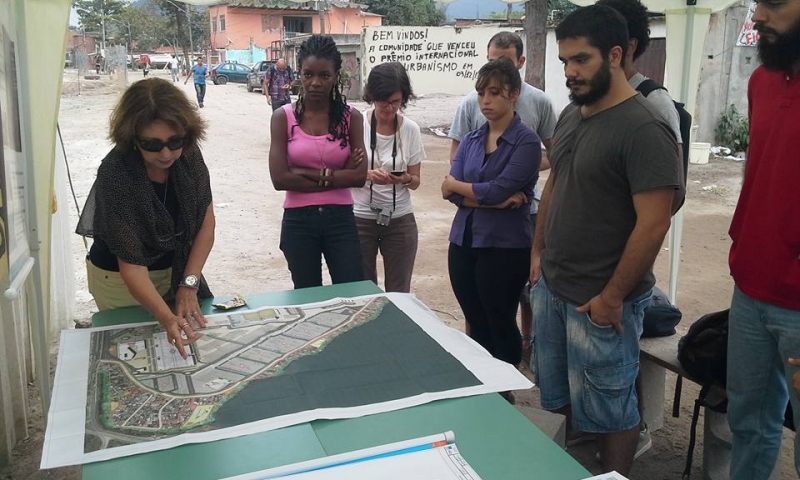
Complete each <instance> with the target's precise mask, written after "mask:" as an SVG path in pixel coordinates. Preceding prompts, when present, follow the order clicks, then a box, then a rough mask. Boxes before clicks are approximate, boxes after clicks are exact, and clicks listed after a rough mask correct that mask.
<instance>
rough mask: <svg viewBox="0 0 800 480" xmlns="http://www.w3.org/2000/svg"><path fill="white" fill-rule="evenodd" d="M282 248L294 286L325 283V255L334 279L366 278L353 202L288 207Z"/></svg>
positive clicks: (343, 280) (284, 216) (356, 280)
mask: <svg viewBox="0 0 800 480" xmlns="http://www.w3.org/2000/svg"><path fill="white" fill-rule="evenodd" d="M281 250H282V251H283V255H284V256H285V257H286V261H287V262H288V263H289V271H290V272H291V273H292V282H294V288H307V287H319V286H321V285H322V258H321V257H322V256H324V257H325V263H326V264H327V265H328V271H329V272H330V274H331V280H332V281H333V283H347V282H358V281H361V280H363V279H364V276H363V273H362V270H361V248H360V244H359V242H358V230H356V222H355V217H354V216H353V207H352V206H350V205H314V206H310V207H300V208H287V209H285V210H284V211H283V222H282V224H281Z"/></svg>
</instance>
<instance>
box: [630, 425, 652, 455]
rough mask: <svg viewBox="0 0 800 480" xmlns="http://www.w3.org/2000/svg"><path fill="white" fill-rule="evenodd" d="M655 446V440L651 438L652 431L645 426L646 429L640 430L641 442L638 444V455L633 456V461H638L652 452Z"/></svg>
mask: <svg viewBox="0 0 800 480" xmlns="http://www.w3.org/2000/svg"><path fill="white" fill-rule="evenodd" d="M652 446H653V439H652V438H651V437H650V429H649V428H647V424H646V423H645V424H644V428H643V429H641V430H639V441H637V442H636V453H634V454H633V459H634V460H636V459H637V458H639V457H641V456H642V455H643V454H644V452H646V451H648V450H650V448H651V447H652Z"/></svg>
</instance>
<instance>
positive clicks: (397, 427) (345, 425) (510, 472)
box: [83, 282, 591, 480]
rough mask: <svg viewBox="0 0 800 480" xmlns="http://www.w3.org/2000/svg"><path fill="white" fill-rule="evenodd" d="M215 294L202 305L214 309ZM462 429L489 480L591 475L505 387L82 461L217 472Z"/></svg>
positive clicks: (103, 475)
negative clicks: (504, 393)
mask: <svg viewBox="0 0 800 480" xmlns="http://www.w3.org/2000/svg"><path fill="white" fill-rule="evenodd" d="M372 293H381V290H380V289H379V288H378V287H377V286H376V285H375V284H374V283H372V282H358V283H350V284H343V285H333V286H328V287H318V288H308V289H303V290H293V291H285V292H272V293H264V294H259V295H249V296H248V297H247V300H248V304H249V306H250V307H253V308H255V307H259V306H264V305H293V304H300V303H310V302H318V301H323V300H327V299H330V298H334V297H339V296H343V297H353V296H358V295H368V294H372ZM210 303H211V302H204V304H203V306H202V308H203V312H205V313H210V311H211V306H210ZM146 317H148V314H147V313H146V312H144V311H143V310H142V309H140V308H124V309H119V310H114V311H106V312H100V313H98V314H96V315H95V316H94V318H93V325H94V326H107V325H119V324H124V323H132V322H138V321H142V319H143V318H146ZM447 430H452V431H453V432H455V436H456V444H457V445H458V448H459V450H460V451H461V453H462V454H463V455H464V458H466V459H467V461H468V462H469V463H470V465H472V467H473V468H474V469H475V471H476V472H478V474H479V475H480V476H481V477H482V478H483V479H484V480H492V479H497V480H516V479H519V480H523V479H524V480H529V479H537V478H546V479H548V480H579V479H582V478H585V477H588V476H590V475H591V474H590V473H589V472H588V471H586V470H585V469H584V468H583V467H582V466H581V465H580V464H578V463H577V462H576V461H575V460H573V459H572V457H570V456H569V455H567V453H566V452H564V450H562V449H561V448H559V447H558V445H556V444H555V443H554V442H552V441H551V440H550V439H549V438H548V437H547V436H546V435H545V434H544V433H542V432H541V431H540V430H539V429H538V428H536V427H535V426H534V425H533V424H532V423H530V421H528V419H526V418H525V417H524V416H523V415H522V414H521V413H519V412H518V411H517V410H516V409H515V408H514V407H512V406H511V405H509V404H508V403H507V402H506V401H505V400H503V399H502V398H501V397H500V396H499V395H496V394H492V395H479V396H475V397H466V398H457V399H452V400H440V401H437V402H432V403H428V404H425V405H421V406H418V407H412V408H407V409H404V410H399V411H394V412H388V413H381V414H376V415H369V416H366V417H360V418H353V419H346V420H318V421H314V422H311V423H305V424H302V425H295V426H293V427H287V428H281V429H279V430H273V431H270V432H263V433H257V434H253V435H247V436H242V437H236V438H230V439H226V440H220V441H216V442H208V443H199V444H192V445H184V446H181V447H176V448H172V449H169V450H161V451H158V452H152V453H145V454H141V455H134V456H131V457H123V458H118V459H114V460H109V461H105V462H100V463H92V464H88V465H85V466H84V467H83V478H84V479H85V480H106V479H111V478H113V479H114V480H127V479H132V480H133V479H135V480H141V479H178V478H186V479H192V480H203V479H218V478H223V477H227V476H233V475H240V474H243V473H247V472H252V471H257V470H262V469H265V468H272V467H278V466H281V465H286V464H289V463H295V462H301V461H305V460H311V459H314V458H319V457H323V456H326V455H334V454H338V453H343V452H347V451H352V450H358V449H362V448H368V447H373V446H376V445H381V444H385V443H392V442H399V441H402V440H408V439H411V438H415V437H422V436H426V435H433V434H437V433H442V432H445V431H447Z"/></svg>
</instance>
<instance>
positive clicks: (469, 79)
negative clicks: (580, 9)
mask: <svg viewBox="0 0 800 480" xmlns="http://www.w3.org/2000/svg"><path fill="white" fill-rule="evenodd" d="M650 30H651V33H650V35H651V37H652V38H664V37H665V36H666V31H667V29H666V25H665V23H664V21H663V20H655V21H653V22H652V23H651V25H650ZM501 31H508V28H500V27H495V26H491V27H472V28H463V29H459V28H453V27H377V28H367V29H365V31H364V53H363V57H362V72H363V78H365V79H366V78H367V76H368V75H369V72H370V70H372V67H374V66H375V65H378V64H380V63H383V62H387V61H399V62H400V63H402V64H403V65H405V67H406V69H407V70H408V73H409V76H410V77H411V82H412V84H413V87H414V92H415V93H416V94H418V95H420V94H421V95H429V94H437V93H444V94H453V95H464V94H466V93H468V92H470V91H472V89H474V88H475V78H476V77H477V72H478V70H479V69H480V68H481V66H483V64H484V63H485V62H486V46H487V44H488V43H489V39H490V38H491V37H492V36H493V35H494V34H495V33H497V32H501ZM517 33H518V34H519V35H520V37H522V40H523V44H524V43H525V33H524V32H523V31H518V32H517ZM451 44H455V45H452V46H450V45H451ZM465 44H468V48H465ZM440 45H441V46H440ZM546 48H547V52H546V54H545V62H546V65H545V87H546V88H545V91H546V92H547V94H548V96H549V97H550V100H551V101H552V102H553V105H554V106H555V109H556V112H560V111H561V110H563V108H564V107H566V106H567V105H568V104H569V92H568V90H567V87H566V80H565V78H564V69H563V67H562V65H561V61H560V60H559V59H558V43H557V42H556V36H555V31H554V30H553V29H552V28H550V29H548V31H547V46H546ZM436 49H438V50H436ZM429 52H441V53H442V54H451V53H456V54H463V55H467V54H468V56H462V57H461V58H456V59H446V60H429V59H428V58H427V56H425V55H423V54H426V53H429ZM527 53H528V52H527V51H526V52H525V54H526V55H527ZM527 56H528V57H530V55H527Z"/></svg>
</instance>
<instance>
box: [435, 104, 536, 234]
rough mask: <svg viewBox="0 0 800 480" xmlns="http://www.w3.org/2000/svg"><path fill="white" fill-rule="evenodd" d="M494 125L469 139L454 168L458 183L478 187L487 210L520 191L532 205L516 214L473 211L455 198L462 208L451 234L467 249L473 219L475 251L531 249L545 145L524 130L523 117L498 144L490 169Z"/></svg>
mask: <svg viewBox="0 0 800 480" xmlns="http://www.w3.org/2000/svg"><path fill="white" fill-rule="evenodd" d="M488 135H489V124H488V123H486V124H484V125H483V126H482V127H481V128H479V129H477V130H473V131H471V132H469V133H468V134H467V135H465V136H464V138H463V139H462V141H461V143H460V144H459V145H458V151H457V152H456V156H455V158H454V159H453V165H452V167H451V168H450V175H452V176H453V177H454V178H455V179H456V180H460V181H462V182H467V183H471V184H472V192H473V193H474V195H475V199H476V200H477V201H478V203H480V204H481V205H497V204H498V203H502V202H504V201H505V200H507V199H508V198H509V197H511V196H512V195H514V194H515V193H517V192H520V191H521V192H523V193H525V195H526V196H527V197H528V204H526V205H523V206H521V207H520V208H515V209H504V210H498V209H493V208H469V207H463V206H461V203H462V201H463V200H464V197H462V196H461V195H458V194H453V195H451V196H450V197H448V200H450V201H451V202H453V203H454V204H456V205H458V211H457V212H456V216H455V218H454V219H453V227H452V228H451V229H450V241H451V242H453V243H455V244H457V245H461V246H463V241H464V229H465V228H466V225H467V218H468V217H469V216H470V214H471V215H472V246H473V247H475V248H485V247H494V248H530V247H531V245H532V243H533V236H532V234H531V218H530V200H531V199H532V198H533V187H534V186H535V185H536V181H537V180H538V179H539V165H540V164H541V162H542V147H541V140H540V139H539V136H538V135H536V133H535V132H534V131H533V130H531V129H530V128H528V127H526V126H525V125H523V123H522V122H521V121H520V118H519V115H516V114H514V120H513V121H512V122H511V124H510V125H509V126H508V128H506V131H505V132H503V134H502V135H501V136H500V138H499V139H498V140H497V150H495V151H494V153H493V154H492V156H491V157H490V158H489V160H488V161H487V162H486V163H485V164H484V157H485V155H486V153H485V151H486V149H485V147H484V145H485V144H486V137H487V136H488Z"/></svg>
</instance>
